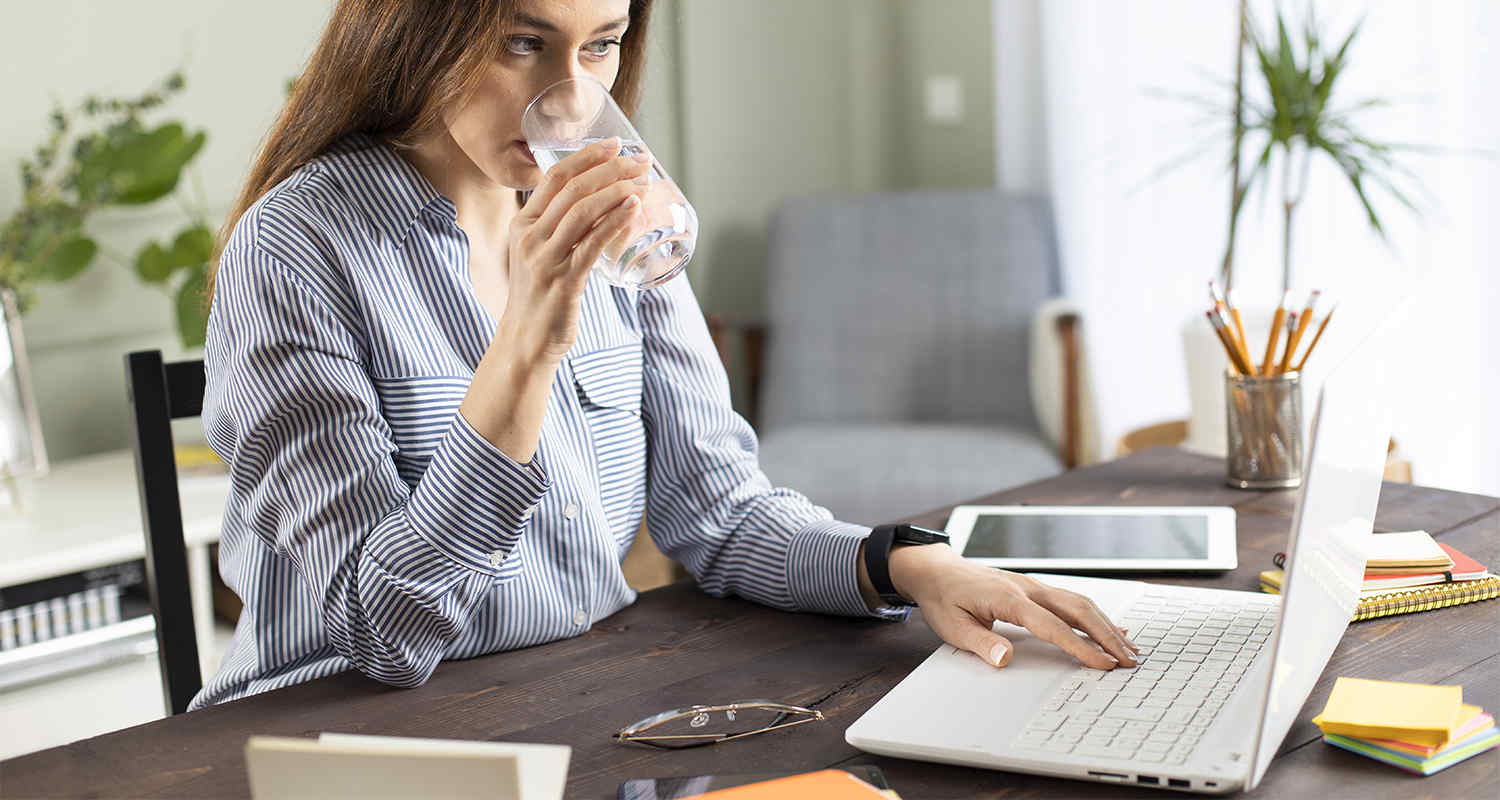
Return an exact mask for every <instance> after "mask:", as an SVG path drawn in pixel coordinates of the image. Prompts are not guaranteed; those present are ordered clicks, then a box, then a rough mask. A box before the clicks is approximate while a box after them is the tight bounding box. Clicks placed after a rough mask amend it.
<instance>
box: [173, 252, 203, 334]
mask: <svg viewBox="0 0 1500 800" xmlns="http://www.w3.org/2000/svg"><path fill="white" fill-rule="evenodd" d="M207 287H208V268H207V265H201V266H198V267H195V268H193V270H192V272H191V273H190V274H189V275H188V279H187V280H185V281H183V282H182V285H181V286H179V287H177V298H176V300H177V302H176V305H177V338H178V339H180V340H182V346H183V347H186V348H188V349H192V348H194V347H202V346H203V343H204V342H206V341H207V340H208V303H207V301H206V299H205V298H204V292H205V291H206V290H207Z"/></svg>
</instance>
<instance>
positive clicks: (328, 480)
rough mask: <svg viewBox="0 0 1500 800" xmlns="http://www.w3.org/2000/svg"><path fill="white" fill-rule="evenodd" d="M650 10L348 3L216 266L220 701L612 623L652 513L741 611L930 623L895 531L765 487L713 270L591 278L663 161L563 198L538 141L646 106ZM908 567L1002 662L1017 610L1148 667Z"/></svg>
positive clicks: (631, 224)
mask: <svg viewBox="0 0 1500 800" xmlns="http://www.w3.org/2000/svg"><path fill="white" fill-rule="evenodd" d="M649 17H650V2H649V0H575V1H574V2H565V1H564V0H511V1H510V2H506V1H505V0H485V1H483V2H481V1H479V0H425V2H414V1H413V0H341V2H340V3H339V4H338V6H337V8H336V9H335V11H334V13H333V16H332V19H331V20H330V22H329V24H328V28H327V30H326V31H325V32H324V34H323V37H322V39H321V41H320V42H319V44H318V46H317V49H316V50H315V52H314V53H313V55H312V58H311V60H310V62H309V64H308V67H307V69H306V70H305V72H304V73H303V74H302V76H301V77H300V78H299V79H298V81H297V86H296V89H295V90H294V92H293V94H292V96H291V98H290V99H289V101H288V103H287V105H286V107H285V109H283V111H282V113H281V116H280V118H279V119H278V121H277V123H276V125H275V127H274V128H273V130H272V131H271V133H270V135H269V137H268V138H267V140H266V142H265V143H264V145H263V147H262V150H261V153H260V154H259V156H258V158H257V161H256V163H255V165H254V167H253V169H252V172H251V174H250V178H249V180H248V182H247V184H246V186H245V189H244V192H243V194H242V195H241V197H240V199H239V202H238V204H237V205H236V207H235V209H234V211H233V213H232V214H231V215H230V217H229V220H228V222H227V223H226V227H227V231H226V232H227V234H228V235H227V238H226V241H225V244H224V246H223V250H222V255H221V257H220V258H219V260H218V269H217V273H216V275H215V276H214V281H213V289H212V297H213V301H212V302H213V305H212V313H211V316H210V320H209V333H208V345H207V359H206V360H207V369H208V392H207V395H206V398H205V403H204V424H205V427H206V428H207V431H208V435H209V438H210V441H211V442H212V444H213V445H214V447H215V449H216V450H217V451H218V452H219V453H220V454H221V455H222V456H223V457H224V459H225V460H226V461H227V462H228V463H229V464H230V469H231V473H232V477H233V491H232V494H231V497H230V500H229V504H228V507H227V509H226V512H225V519H224V531H223V539H222V542H221V545H220V554H221V555H220V558H221V570H222V572H223V575H224V578H225V580H226V582H228V584H229V585H230V586H231V587H232V588H233V589H234V590H235V591H236V592H237V593H238V594H239V595H240V597H241V598H243V600H244V602H245V606H244V612H243V614H242V616H241V618H240V621H239V626H238V628H237V629H236V631H235V636H234V641H233V643H232V644H231V647H230V650H229V653H228V655H227V656H226V658H225V660H224V663H223V664H222V665H221V667H220V670H219V673H218V674H217V675H215V676H214V678H213V679H212V680H210V681H209V683H208V685H207V686H205V687H204V689H203V691H202V692H201V693H200V694H199V695H198V697H197V698H195V700H194V707H202V706H205V705H209V704H213V703H218V702H222V701H224V700H229V699H233V698H237V697H242V696H245V695H248V694H252V693H255V692H259V691H264V690H266V689H270V688H274V687H277V686H284V685H287V684H290V683H295V682H298V681H304V680H310V679H312V678H316V677H319V676H322V675H326V674H329V673H333V672H337V671H340V670H345V669H348V668H350V667H351V666H352V667H355V668H358V669H359V670H360V671H361V672H364V673H365V674H366V675H369V676H370V677H373V678H375V679H377V680H380V681H383V682H385V683H388V684H393V685H397V686H415V685H418V684H421V683H422V682H423V681H425V680H426V679H427V677H428V675H430V674H431V673H432V671H433V669H434V668H435V667H436V666H437V664H438V662H439V661H441V660H443V659H446V658H465V657H471V656H475V655H480V654H483V653H491V652H496V651H500V650H505V649H508V648H515V647H522V646H526V645H532V644H537V643H540V642H546V641H550V640H554V639H558V638H562V637H565V636H575V635H578V634H580V633H583V632H584V631H586V630H588V629H589V626H590V625H591V624H592V623H593V622H595V621H598V620H599V619H602V618H604V617H607V616H609V615H610V614H613V613H614V612H616V611H618V610H619V609H621V608H622V607H624V606H626V605H628V604H630V603H631V602H632V601H633V600H634V599H635V593H634V592H632V591H631V590H630V588H629V587H628V586H627V585H626V583H625V578H624V575H623V573H622V572H621V568H620V562H621V559H622V558H623V556H624V554H625V551H626V550H627V549H628V548H629V546H630V543H631V540H632V538H633V537H634V535H635V532H636V530H637V528H638V526H639V523H640V520H641V515H642V513H644V514H645V515H646V519H647V522H648V525H649V527H650V529H651V532H652V535H653V537H654V538H655V539H656V540H657V543H658V544H659V545H660V546H661V547H662V549H663V550H665V551H666V552H667V553H668V554H669V555H671V556H673V557H674V558H676V559H677V560H678V561H680V562H682V563H683V564H684V565H685V566H686V567H687V568H688V569H689V570H690V571H691V572H692V573H693V575H694V576H695V577H696V578H697V580H698V582H699V584H700V585H701V586H702V587H703V588H704V589H705V590H706V591H708V592H710V593H712V594H715V595H724V594H729V593H734V594H737V595H740V596H742V597H746V598H749V599H752V600H756V601H759V602H762V603H765V604H767V605H771V606H775V607H778V608H785V609H796V610H804V611H820V612H825V613H834V614H849V615H868V616H877V617H892V618H900V617H901V616H903V615H904V609H901V608H894V607H888V606H885V605H883V604H882V602H881V600H880V599H879V595H878V594H877V593H876V591H875V589H874V588H873V585H872V583H871V581H870V579H869V577H868V576H867V575H866V574H865V569H864V566H863V562H862V561H861V552H862V550H861V548H862V546H863V543H864V539H865V537H866V536H867V535H868V534H869V529H868V528H865V527H862V526H858V525H851V524H846V523H842V522H838V521H835V520H832V519H831V518H830V516H831V515H830V514H829V513H828V512H827V511H826V510H825V509H823V508H819V507H818V506H815V505H813V504H812V503H811V502H810V501H809V500H808V499H807V498H806V497H804V496H802V495H800V494H798V493H796V492H794V491H791V490H788V489H777V488H773V487H772V485H771V484H770V482H769V481H768V480H767V479H766V476H765V475H764V474H763V473H762V472H761V471H760V469H759V467H758V465H757V462H756V440H755V435H754V432H753V431H752V430H751V428H750V427H749V426H748V425H747V424H746V422H745V421H744V419H742V418H741V417H740V416H738V415H737V414H735V413H734V411H733V410H731V408H730V405H729V392H728V384H727V381H726V378H725V374H724V370H723V367H722V366H721V364H720V363H719V361H718V358H717V356H716V355H715V351H714V349H713V346H712V344H711V342H710V339H709V337H708V333H707V330H706V328H705V325H704V322H703V316H702V313H701V311H700V310H699V307H698V304H697V300H696V298H695V297H694V295H693V291H692V288H691V285H690V284H689V282H688V279H687V276H686V275H681V276H679V277H678V278H676V279H674V280H672V281H671V282H669V283H667V284H665V285H664V286H662V287H659V288H657V289H653V290H650V291H645V292H633V291H626V290H623V289H619V288H615V287H611V286H610V285H608V284H606V283H603V282H601V281H599V280H598V279H592V278H591V277H590V272H591V270H590V265H591V264H592V263H593V262H594V260H595V258H596V257H597V256H598V255H599V253H601V252H606V251H607V252H611V253H615V252H618V251H619V249H620V248H621V247H623V245H624V243H626V242H629V241H631V240H633V239H634V238H635V236H636V235H638V233H639V232H640V229H641V224H642V220H641V218H640V216H639V212H638V210H637V209H638V205H639V201H638V199H637V195H638V194H639V193H640V191H641V187H640V186H638V185H637V184H636V183H635V182H634V179H635V178H637V177H639V176H640V175H642V174H644V172H645V171H646V169H647V167H648V164H646V163H642V162H640V161H637V160H634V159H631V158H627V157H621V156H620V155H619V154H618V153H617V150H618V142H605V143H600V144H597V145H594V146H591V147H589V148H587V149H585V150H582V151H580V152H578V153H576V154H574V155H572V156H570V157H568V158H566V159H564V160H563V161H562V162H560V163H559V164H558V165H557V166H556V167H554V168H553V169H552V170H551V171H550V172H549V173H548V174H547V176H546V178H545V179H543V178H542V175H541V172H540V170H539V169H538V168H537V166H536V164H535V163H534V162H533V161H532V158H531V155H530V152H529V151H528V150H527V148H526V146H525V143H524V142H523V141H522V138H521V132H520V118H521V112H522V110H523V109H524V107H525V104H526V103H527V101H528V100H529V99H530V98H531V97H533V96H535V95H536V94H537V93H538V92H539V91H540V90H541V89H542V88H544V87H546V86H548V85H550V84H552V83H554V82H556V81H558V80H561V79H563V78H567V77H570V76H578V75H592V76H593V77H595V78H598V79H599V80H600V81H602V82H603V83H604V84H605V85H607V86H610V87H612V93H613V95H614V96H615V97H616V99H617V100H618V101H619V103H620V105H621V106H622V107H623V108H624V109H625V110H626V111H627V113H629V112H630V111H631V110H632V108H633V107H634V101H635V99H636V95H637V94H638V91H639V88H640V82H641V77H642V74H643V53H642V50H643V44H644V42H645V40H646V29H647V24H648V21H649ZM533 187H535V191H534V193H533V194H531V195H530V197H529V198H528V199H526V200H525V202H524V203H523V202H522V201H521V199H520V197H519V191H518V190H525V189H531V188H533ZM648 487H649V491H648ZM888 563H889V568H890V573H891V580H892V582H893V584H894V586H895V588H896V589H897V591H898V592H900V594H901V595H902V596H904V597H905V598H908V599H910V600H912V601H915V602H918V603H920V604H921V606H922V608H923V612H924V613H923V616H924V618H925V619H926V620H927V621H928V623H929V624H930V625H932V626H933V628H934V629H935V630H936V631H937V632H938V633H939V634H940V635H941V636H942V637H943V638H944V639H946V640H947V641H949V642H951V643H953V644H954V645H956V646H958V647H961V648H965V649H967V650H970V651H972V652H974V653H976V654H978V655H979V656H980V657H982V658H984V659H985V660H987V661H989V662H990V663H992V664H994V665H996V666H1002V665H1003V664H1005V663H1006V661H1007V659H1008V655H1009V649H1010V648H1009V646H1008V644H1007V643H1006V642H1005V640H1004V639H1003V638H1002V637H1000V636H998V635H996V634H994V633H993V632H991V630H990V623H991V622H992V621H993V620H996V619H1004V620H1009V621H1013V622H1017V623H1019V624H1024V625H1025V626H1027V627H1028V628H1030V629H1031V630H1032V631H1034V632H1036V633H1038V634H1039V635H1041V636H1044V637H1046V638H1047V639H1049V640H1051V641H1053V642H1055V643H1057V644H1058V645H1059V646H1061V647H1063V648H1064V649H1066V650H1067V651H1068V652H1070V653H1072V654H1073V655H1075V656H1076V657H1077V658H1078V659H1079V660H1080V661H1082V662H1083V663H1085V664H1088V665H1090V666H1094V667H1098V668H1102V669H1108V668H1110V667H1112V666H1113V665H1115V664H1117V663H1126V664H1130V663H1133V661H1132V649H1131V648H1132V645H1130V644H1129V642H1127V641H1126V640H1125V639H1124V637H1123V636H1122V633H1121V631H1119V630H1118V629H1116V628H1114V627H1113V626H1112V625H1111V624H1110V623H1109V621H1108V620H1107V619H1105V617H1104V615H1103V614H1101V613H1100V612H1099V610H1098V609H1097V608H1096V607H1095V606H1094V605H1093V604H1092V603H1091V602H1089V601H1088V600H1086V599H1084V598H1082V597H1080V596H1078V595H1076V594H1072V593H1069V592H1064V591H1060V590H1055V589H1050V588H1047V587H1044V586H1042V585H1040V584H1038V583H1036V582H1034V581H1031V580H1029V579H1027V578H1025V577H1023V576H1019V575H1014V574H1009V573H1003V572H995V571H991V570H986V569H981V568H975V567H972V566H970V565H968V564H966V563H965V562H963V561H962V560H961V559H959V558H958V557H956V556H955V555H954V554H953V553H952V551H951V550H950V549H949V548H948V547H947V546H946V545H925V546H915V545H908V546H901V547H897V548H896V549H895V550H894V551H893V552H892V554H891V556H890V559H889V562H888ZM1072 628H1078V629H1080V630H1082V631H1084V632H1086V633H1087V634H1089V636H1090V637H1092V639H1086V638H1083V637H1080V636H1078V635H1076V634H1075V633H1074V632H1073V630H1072Z"/></svg>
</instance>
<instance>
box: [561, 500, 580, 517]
mask: <svg viewBox="0 0 1500 800" xmlns="http://www.w3.org/2000/svg"><path fill="white" fill-rule="evenodd" d="M576 516H578V504H577V503H569V504H568V507H567V508H565V509H563V517H564V518H565V519H573V518H574V517H576Z"/></svg>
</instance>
